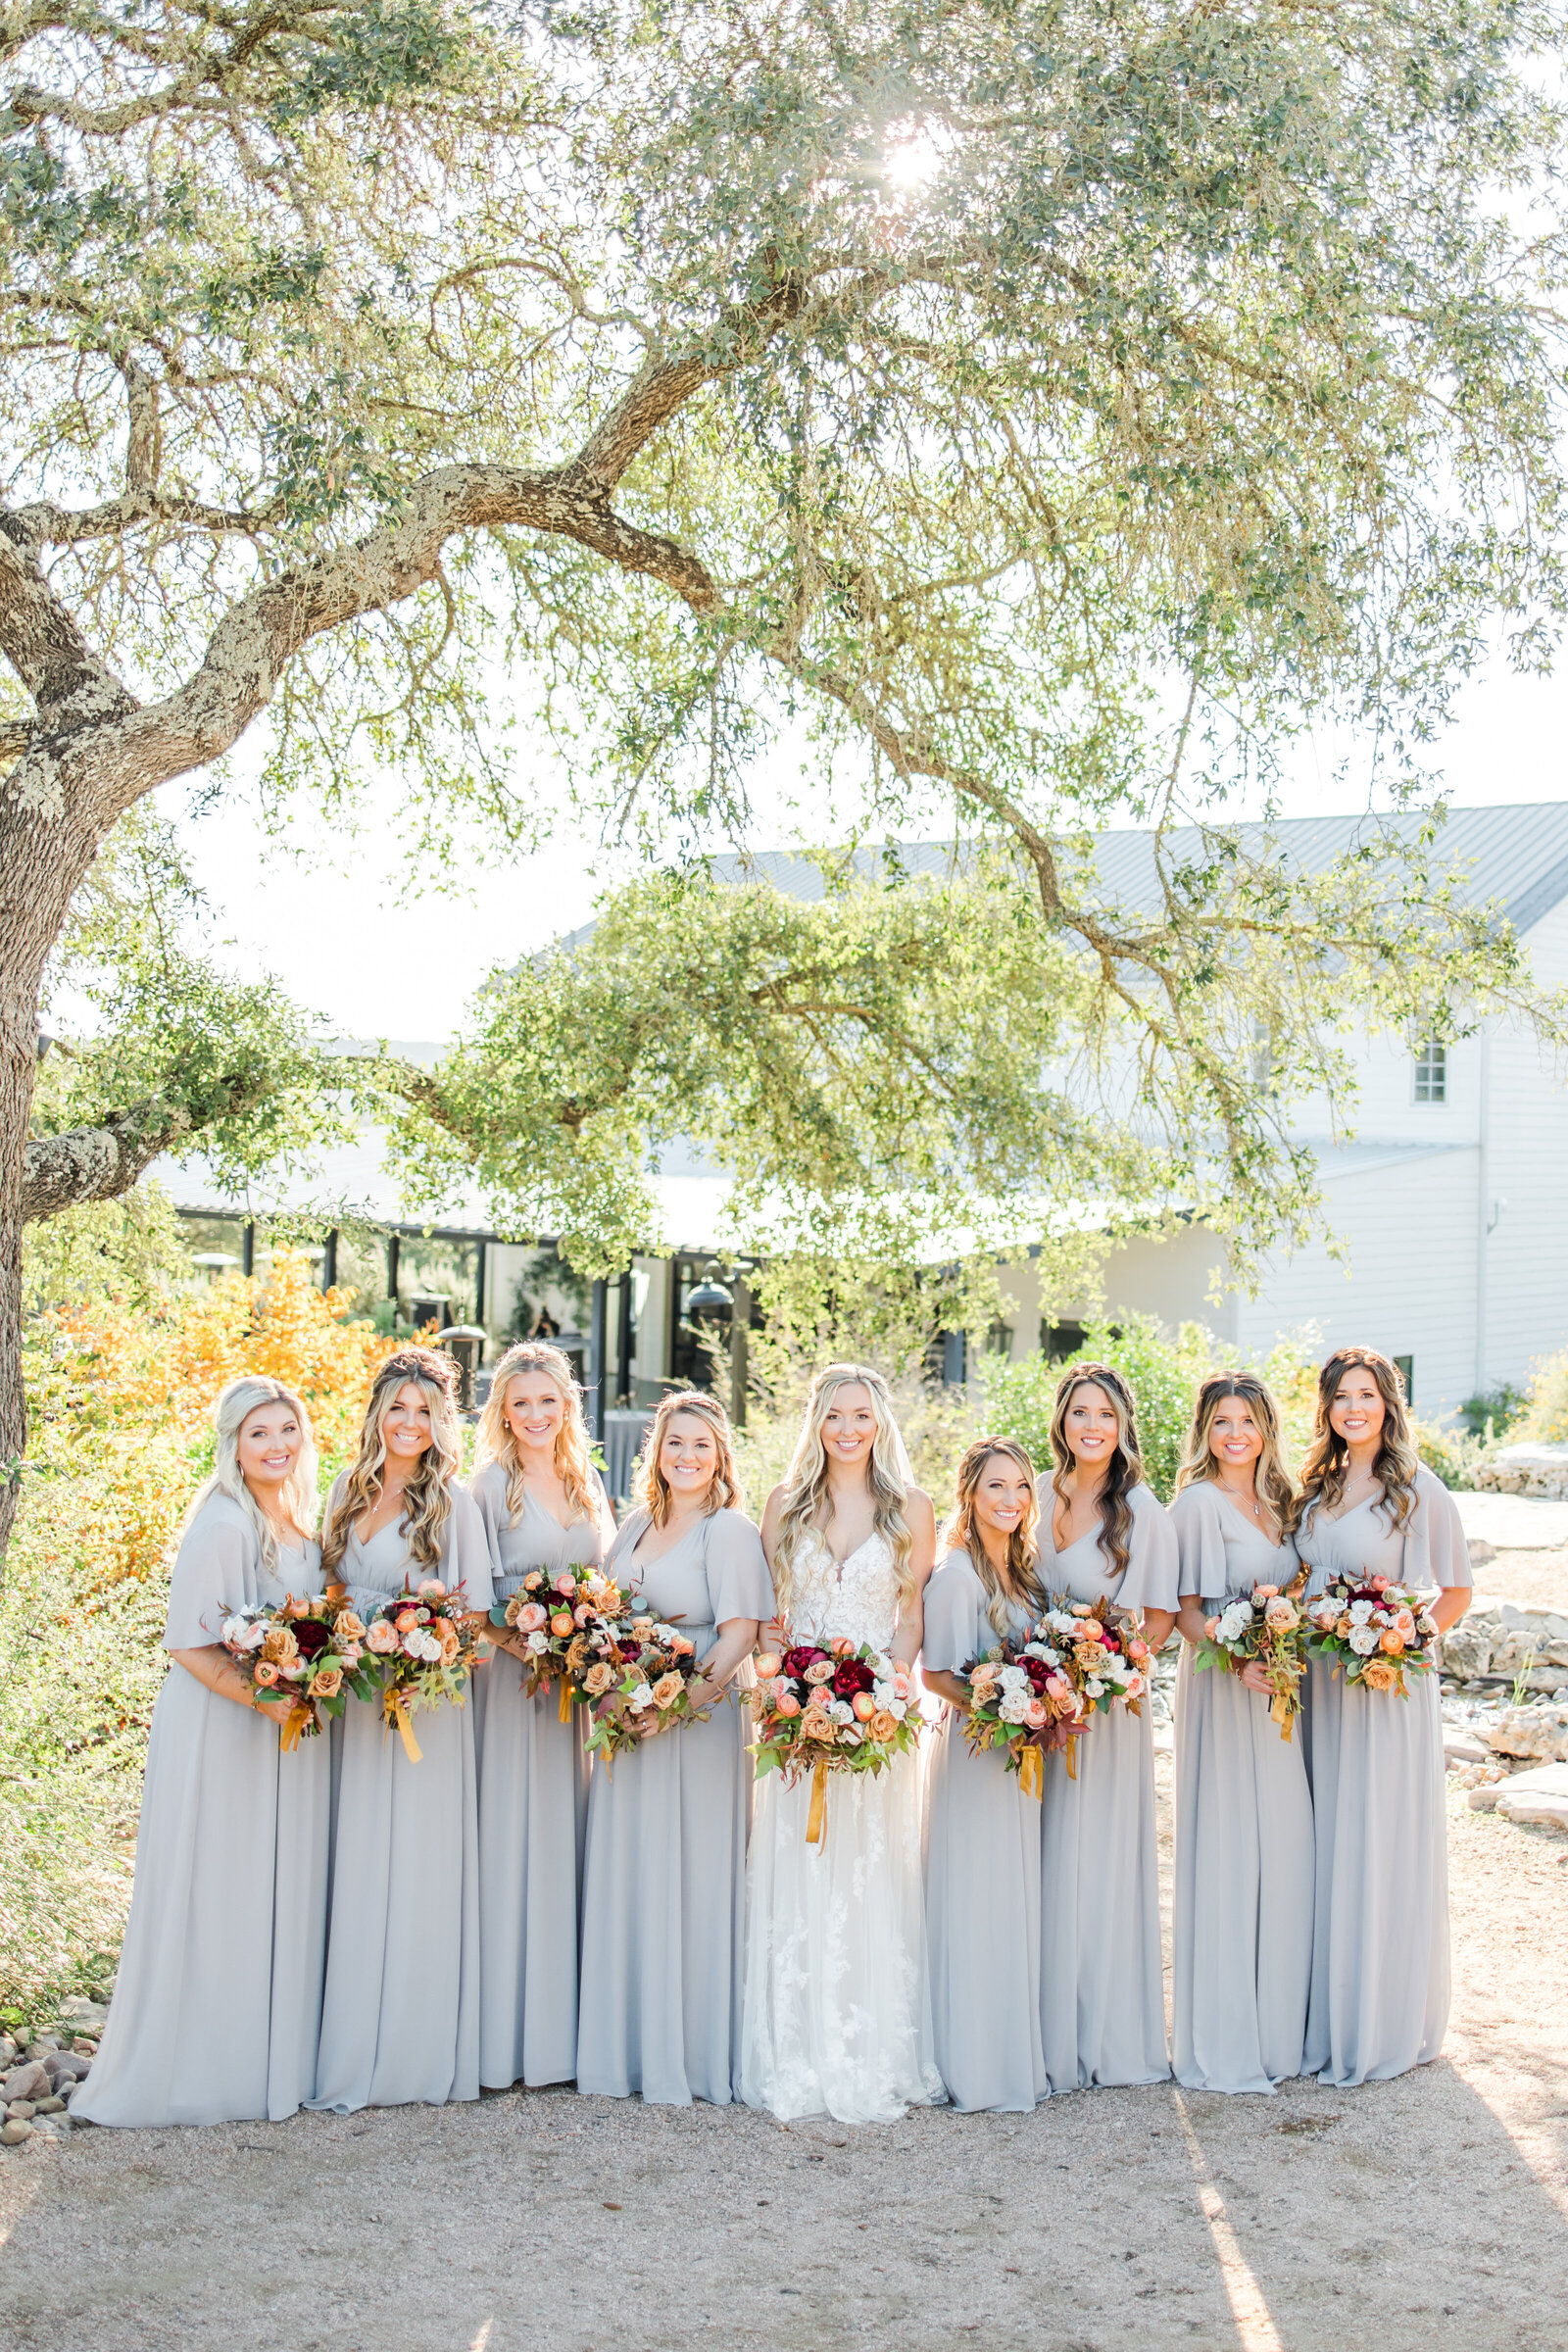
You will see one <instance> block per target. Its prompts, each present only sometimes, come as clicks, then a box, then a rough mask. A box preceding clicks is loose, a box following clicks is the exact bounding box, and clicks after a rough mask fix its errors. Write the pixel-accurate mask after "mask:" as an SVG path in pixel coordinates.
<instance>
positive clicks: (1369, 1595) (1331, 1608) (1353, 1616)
mask: <svg viewBox="0 0 1568 2352" xmlns="http://www.w3.org/2000/svg"><path fill="white" fill-rule="evenodd" d="M1306 1620H1307V1625H1308V1628H1309V1629H1310V1630H1309V1631H1308V1634H1307V1643H1306V1645H1307V1649H1308V1650H1309V1652H1310V1653H1311V1655H1312V1656H1313V1657H1314V1658H1324V1659H1326V1660H1327V1661H1328V1663H1329V1664H1330V1665H1331V1666H1332V1667H1333V1668H1334V1670H1335V1671H1336V1673H1338V1672H1339V1671H1340V1670H1341V1669H1343V1670H1344V1674H1345V1680H1346V1683H1347V1685H1348V1686H1350V1687H1352V1688H1353V1687H1354V1686H1356V1685H1359V1686H1360V1687H1361V1689H1363V1690H1365V1691H1397V1692H1398V1693H1399V1696H1400V1697H1401V1698H1408V1697H1409V1695H1410V1689H1409V1684H1408V1681H1407V1680H1406V1677H1408V1676H1411V1675H1417V1674H1430V1673H1431V1671H1432V1660H1433V1652H1432V1650H1431V1649H1430V1648H1429V1647H1428V1646H1427V1644H1428V1643H1429V1642H1435V1641H1436V1640H1437V1634H1438V1629H1437V1626H1436V1624H1435V1623H1434V1621H1433V1619H1432V1617H1431V1616H1430V1615H1429V1614H1428V1612H1427V1610H1426V1607H1425V1606H1424V1604H1423V1603H1422V1601H1421V1599H1420V1597H1419V1596H1418V1594H1416V1593H1407V1592H1405V1590H1404V1589H1403V1587H1402V1586H1400V1585H1397V1584H1395V1583H1394V1582H1393V1580H1392V1579H1391V1578H1389V1577H1386V1576H1369V1577H1367V1578H1366V1579H1365V1581H1364V1582H1363V1583H1356V1582H1354V1581H1353V1580H1352V1579H1351V1578H1349V1577H1336V1579H1335V1580H1334V1582H1333V1584H1331V1585H1330V1586H1328V1587H1327V1589H1326V1590H1325V1591H1324V1592H1322V1593H1319V1594H1318V1595H1317V1597H1316V1598H1315V1599H1314V1600H1309V1601H1308V1602H1307V1604H1306Z"/></svg>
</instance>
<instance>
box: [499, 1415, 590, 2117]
mask: <svg viewBox="0 0 1568 2352" xmlns="http://www.w3.org/2000/svg"><path fill="white" fill-rule="evenodd" d="M507 1476H508V1473H507V1468H506V1465H505V1463H503V1462H491V1463H489V1464H487V1465H486V1467H485V1468H484V1469H483V1470H481V1471H480V1472H479V1474H478V1476H477V1477H476V1478H475V1479H474V1480H473V1482H472V1485H471V1486H470V1488H469V1490H468V1491H469V1493H470V1494H471V1495H472V1496H473V1499H474V1501H475V1503H476V1504H477V1506H478V1510H479V1516H480V1518H481V1519H482V1520H483V1521H484V1526H485V1534H486V1536H487V1537H488V1539H489V1543H490V1549H491V1553H492V1556H493V1559H494V1561H495V1567H496V1575H495V1596H496V1600H497V1602H498V1603H499V1602H501V1601H504V1600H510V1599H511V1598H512V1597H513V1595H514V1593H516V1592H518V1591H519V1590H520V1588H521V1585H522V1580H523V1578H524V1577H525V1576H526V1575H528V1574H529V1572H530V1571H531V1570H532V1569H535V1568H542V1569H543V1570H544V1572H545V1574H546V1576H547V1577H554V1576H559V1575H560V1574H561V1571H562V1570H563V1569H564V1568H568V1567H577V1566H582V1567H594V1566H596V1565H597V1564H598V1561H599V1556H600V1552H601V1550H602V1548H603V1546H602V1544H601V1539H600V1532H599V1521H598V1518H597V1517H595V1518H592V1519H580V1520H578V1521H576V1522H575V1523H574V1524H573V1525H572V1526H570V1527H563V1526H562V1524H561V1522H560V1520H559V1519H557V1518H556V1516H555V1514H554V1513H553V1512H552V1511H550V1510H548V1509H547V1508H546V1507H545V1505H544V1504H543V1503H542V1502H541V1501H540V1499H539V1497H538V1495H535V1494H533V1493H532V1492H531V1491H530V1490H527V1489H525V1490H524V1493H523V1498H522V1504H521V1507H520V1509H519V1510H518V1512H517V1514H516V1516H515V1518H514V1516H513V1513H512V1509H511V1506H510V1504H509V1503H508V1501H507ZM525 1679H526V1677H525V1669H524V1668H523V1666H522V1664H521V1662H520V1661H519V1660H518V1659H516V1658H514V1657H511V1656H509V1655H508V1653H507V1651H505V1650H504V1649H498V1650H497V1651H496V1654H495V1657H494V1659H493V1660H492V1661H491V1663H490V1665H489V1666H487V1667H486V1669H485V1671H484V1676H483V1682H484V1686H485V1687H484V1703H483V1710H482V1714H481V1716H480V1718H479V1719H478V1720H479V1723H480V1727H481V1728H480V1732H479V1745H478V1757H479V1952H480V1962H479V2081H480V2082H481V2083H483V2085H484V2086H485V2088H486V2089H487V2090H506V2089H508V2088H509V2087H510V2085H511V2084H512V2083H514V2082H529V2083H546V2082H571V2080H572V2078H573V2077H574V2076H575V2074H576V2072H577V1953H578V1923H579V1918H580V1914H581V1908H582V1857H583V1843H584V1839H585V1837H586V1833H587V1828H588V1715H587V1709H586V1708H584V1707H573V1709H572V1711H571V1715H570V1717H569V1719H568V1720H567V1721H566V1722H565V1723H563V1722H562V1720H561V1706H560V1695H561V1691H560V1685H559V1684H558V1683H552V1684H550V1685H549V1687H548V1688H547V1689H546V1690H544V1691H541V1692H540V1693H539V1694H538V1696H537V1697H533V1698H530V1697H529V1696H528V1693H527V1691H526V1689H525V1688H524V1685H525Z"/></svg>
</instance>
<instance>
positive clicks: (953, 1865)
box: [921, 1438, 1051, 2114]
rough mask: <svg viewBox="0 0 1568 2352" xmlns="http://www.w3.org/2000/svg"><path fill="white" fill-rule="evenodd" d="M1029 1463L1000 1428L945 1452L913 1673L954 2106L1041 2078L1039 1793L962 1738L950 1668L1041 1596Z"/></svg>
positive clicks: (941, 2049)
mask: <svg viewBox="0 0 1568 2352" xmlns="http://www.w3.org/2000/svg"><path fill="white" fill-rule="evenodd" d="M1039 1523H1040V1505H1039V1502H1038V1501H1037V1499H1036V1495H1035V1468H1034V1464H1033V1462H1031V1461H1030V1459H1029V1456H1028V1455H1027V1454H1026V1453H1025V1451H1024V1449H1023V1447H1022V1446H1018V1445H1015V1444H1014V1443H1013V1441H1012V1439H1010V1438H979V1439H977V1440H976V1441H975V1443H974V1444H973V1445H972V1446H970V1447H969V1449H968V1451H967V1453H965V1455H964V1457H963V1459H962V1461H961V1462H960V1463H959V1464H958V1494H957V1507H956V1510H955V1512H954V1515H953V1519H952V1523H951V1524H950V1526H949V1528H948V1531H947V1556H946V1558H945V1559H944V1560H943V1562H942V1564H941V1566H940V1567H939V1568H938V1569H937V1572H936V1574H935V1575H934V1576H933V1577H932V1579H931V1582H930V1583H929V1584H928V1585H927V1587H926V1590H925V1641H924V1648H923V1650H922V1653H921V1659H922V1662H921V1674H922V1679H923V1681H924V1683H925V1687H926V1689H927V1690H928V1691H935V1693H936V1694H937V1696H938V1697H939V1698H945V1699H946V1700H947V1702H948V1703H947V1705H946V1707H945V1708H944V1709H943V1715H942V1722H941V1724H940V1725H939V1726H938V1729H937V1733H936V1737H935V1739H934V1740H933V1741H932V1745H931V1751H930V1762H929V1766H928V1778H927V1781H926V1819H925V1891H926V1936H927V1939H928V1944H929V1950H930V1964H931V2008H932V2023H933V2026H934V2029H935V2037H936V2061H937V2070H938V2072H939V2073H940V2075H941V2077H942V2080H943V2082H945V2083H946V2085H947V2089H948V2096H949V2098H950V2099H951V2100H952V2101H953V2104H954V2105H955V2107H957V2108H960V2109H962V2110H964V2111H973V2110H974V2109H976V2108H982V2107H995V2108H1001V2109H1003V2110H1004V2111H1005V2112H1007V2113H1012V2114H1016V2113H1027V2111H1028V2110H1029V2109H1030V2108H1032V2107H1033V2106H1034V2105H1035V2104H1036V2103H1037V2101H1039V2100H1041V2099H1043V2098H1045V2097H1046V2096H1047V2095H1048V2093H1049V2091H1050V2088H1051V2085H1050V2082H1048V2081H1047V2079H1046V2061H1045V2053H1044V2050H1043V2049H1042V2047H1041V2040H1040V1818H1041V1817H1040V1800H1039V1798H1037V1797H1034V1796H1029V1795H1026V1794H1025V1793H1024V1789H1023V1785H1022V1783H1021V1781H1020V1780H1019V1778H1018V1775H1017V1774H1016V1773H1010V1772H1008V1771H1007V1769H1006V1767H1005V1763H1004V1761H1003V1759H1002V1757H1001V1756H1000V1755H997V1754H996V1753H994V1752H986V1753H982V1754H980V1755H974V1754H972V1753H971V1752H970V1750H969V1748H968V1747H967V1746H966V1745H965V1743H964V1737H963V1717H964V1716H965V1715H966V1714H967V1713H968V1709H969V1686H968V1684H967V1683H966V1682H965V1681H964V1680H963V1679H962V1674H961V1669H962V1668H963V1667H965V1666H967V1665H970V1664H971V1663H972V1662H973V1661H974V1659H976V1658H980V1657H984V1656H985V1655H986V1653H987V1651H988V1650H991V1649H994V1648H995V1647H996V1646H997V1645H998V1643H999V1642H1011V1643H1013V1644H1014V1645H1018V1644H1021V1643H1022V1642H1026V1641H1027V1640H1028V1639H1029V1635H1030V1633H1031V1631H1032V1630H1033V1627H1034V1625H1035V1623H1036V1622H1037V1620H1038V1618H1039V1616H1040V1613H1041V1611H1042V1609H1044V1607H1045V1605H1046V1596H1045V1593H1044V1591H1043V1589H1042V1587H1041V1584H1040V1576H1039V1546H1038V1544H1037V1543H1036V1541H1035V1531H1036V1529H1037V1527H1038V1526H1039Z"/></svg>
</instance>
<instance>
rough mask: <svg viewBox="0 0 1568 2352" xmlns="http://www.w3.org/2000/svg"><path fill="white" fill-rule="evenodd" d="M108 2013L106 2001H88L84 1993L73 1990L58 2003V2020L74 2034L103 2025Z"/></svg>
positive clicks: (87, 2031) (85, 2032) (87, 2032)
mask: <svg viewBox="0 0 1568 2352" xmlns="http://www.w3.org/2000/svg"><path fill="white" fill-rule="evenodd" d="M108 2015H109V2003H108V2002H107V2001H90V2000H88V1998H87V1996H86V1994H85V1993H81V1992H73V1993H71V1994H69V1995H68V1997H67V1998H66V1999H65V2000H63V2001H62V2002H61V2004H60V2022H61V2024H62V2025H65V2026H69V2027H70V2028H71V2030H72V2032H73V2034H91V2033H93V2032H94V2031H95V2030H96V2029H97V2028H98V2027H100V2026H101V2025H103V2023H104V2022H105V2020H106V2019H107V2017H108Z"/></svg>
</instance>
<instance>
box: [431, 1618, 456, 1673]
mask: <svg viewBox="0 0 1568 2352" xmlns="http://www.w3.org/2000/svg"><path fill="white" fill-rule="evenodd" d="M435 1638H436V1640H437V1641H438V1642H440V1644H441V1663H442V1665H443V1666H450V1665H451V1664H452V1662H453V1660H454V1658H456V1656H457V1654H458V1652H459V1650H460V1649H461V1648H462V1647H463V1644H462V1642H460V1641H459V1640H458V1629H457V1627H456V1626H455V1625H448V1624H446V1623H445V1622H443V1623H442V1624H440V1625H438V1626H437V1627H436V1633H435Z"/></svg>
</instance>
